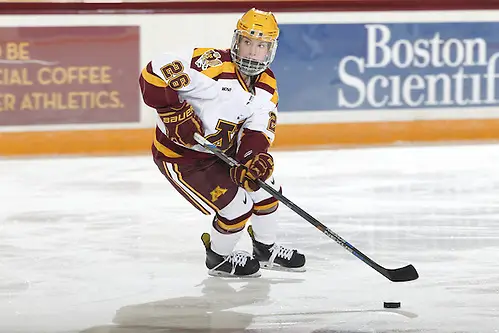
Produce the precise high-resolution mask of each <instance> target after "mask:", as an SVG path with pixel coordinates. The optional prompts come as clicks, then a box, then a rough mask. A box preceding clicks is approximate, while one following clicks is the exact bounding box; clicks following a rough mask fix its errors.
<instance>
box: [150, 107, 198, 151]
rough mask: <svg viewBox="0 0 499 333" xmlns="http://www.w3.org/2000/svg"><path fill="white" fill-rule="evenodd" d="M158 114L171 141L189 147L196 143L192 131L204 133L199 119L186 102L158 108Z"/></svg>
mask: <svg viewBox="0 0 499 333" xmlns="http://www.w3.org/2000/svg"><path fill="white" fill-rule="evenodd" d="M158 114H159V115H160V117H161V119H162V120H163V123H164V124H165V127H166V131H167V133H166V135H167V136H168V137H169V138H170V139H171V140H172V141H173V142H176V143H180V144H182V145H184V146H188V147H190V146H194V145H196V144H197V141H196V140H194V133H196V132H197V133H199V134H201V135H204V130H203V124H202V122H201V119H199V117H198V116H197V115H196V113H195V112H194V109H193V108H192V105H190V104H189V103H187V102H184V103H182V104H179V105H176V106H169V107H166V108H162V109H158Z"/></svg>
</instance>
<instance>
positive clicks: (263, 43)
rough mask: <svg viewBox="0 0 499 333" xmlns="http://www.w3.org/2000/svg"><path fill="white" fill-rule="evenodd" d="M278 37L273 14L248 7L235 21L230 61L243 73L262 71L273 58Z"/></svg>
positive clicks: (250, 73)
mask: <svg viewBox="0 0 499 333" xmlns="http://www.w3.org/2000/svg"><path fill="white" fill-rule="evenodd" d="M278 37H279V27H278V25H277V21H276V19H275V17H274V14H272V13H271V12H265V11H261V10H258V9H255V8H252V9H250V10H249V11H247V12H246V13H245V14H244V15H243V16H242V17H241V18H240V19H239V20H238V21H237V26H236V29H235V30H234V36H233V38H232V44H231V57H232V61H233V62H234V63H235V64H236V65H237V66H238V68H239V70H240V71H241V73H243V74H246V75H249V76H253V75H258V74H260V73H262V72H263V71H264V70H265V69H267V68H268V67H269V65H270V63H271V62H272V61H273V60H274V57H275V53H276V50H277V39H278Z"/></svg>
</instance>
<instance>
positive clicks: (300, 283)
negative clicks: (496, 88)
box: [0, 145, 499, 333]
mask: <svg viewBox="0 0 499 333" xmlns="http://www.w3.org/2000/svg"><path fill="white" fill-rule="evenodd" d="M274 155H275V159H276V171H275V175H276V177H277V178H278V179H279V180H280V181H281V182H282V183H283V190H284V194H285V195H286V196H287V197H288V198H290V199H291V200H292V201H294V202H295V203H296V204H298V205H299V206H301V207H302V208H303V209H305V210H307V211H308V212H309V213H310V214H312V215H313V216H314V217H316V218H317V219H319V220H320V221H321V222H322V223H324V224H326V225H327V226H328V227H330V228H331V229H332V230H333V231H335V232H337V233H338V234H339V235H340V236H342V237H343V238H345V239H346V240H347V241H349V242H351V243H352V244H353V245H354V246H356V247H357V248H359V249H360V250H361V251H363V252H364V253H366V254H367V255H369V256H370V257H371V258H373V259H374V260H376V261H378V262H379V263H380V264H382V265H384V266H386V267H389V268H395V267H399V266H403V265H406V264H408V263H411V264H413V265H414V266H415V267H416V269H417V270H418V271H419V274H420V278H419V279H418V280H416V281H414V282H410V283H392V282H390V281H388V280H386V279H385V278H384V277H383V276H381V275H380V274H378V273H377V272H376V271H374V270H373V269H371V268H370V267H368V266H367V265H365V264H364V263H362V262H361V261H359V260H358V259H357V258H356V257H354V256H353V255H351V254H350V253H349V252H347V251H346V250H344V249H343V248H342V247H340V246H339V245H338V244H336V243H335V242H334V241H333V240H331V239H329V238H327V237H326V236H325V235H324V234H322V233H321V232H320V231H318V230H317V229H315V228H314V227H313V226H312V225H311V224H309V223H308V222H306V221H305V220H303V219H302V218H300V217H299V216H297V215H296V214H295V213H294V212H292V211H291V210H290V209H288V208H287V207H285V206H284V205H281V209H280V213H279V220H280V226H281V229H280V232H279V238H280V240H281V241H282V242H283V243H284V244H286V245H293V246H296V247H298V248H299V249H301V250H302V251H304V253H305V254H306V255H307V259H308V262H307V265H308V270H307V272H305V273H294V274H293V273H283V272H269V271H263V276H262V277H261V278H259V279H251V280H224V279H218V278H209V277H208V275H207V274H206V270H205V267H204V249H203V246H202V243H201V241H200V235H201V233H202V232H203V231H207V230H209V226H210V222H211V217H206V216H203V215H201V214H200V213H198V212H197V210H195V209H193V208H191V206H190V205H189V204H188V203H187V202H185V201H184V199H183V198H182V197H181V196H180V195H178V194H177V193H176V192H175V191H174V190H173V189H172V188H171V187H170V185H169V183H168V182H167V180H166V179H164V178H162V175H161V174H160V173H159V171H158V170H157V169H156V167H155V165H154V164H153V162H152V159H151V158H150V157H149V156H140V157H107V158H104V157H101V158H55V159H19V160H3V161H0V332H1V333H42V332H47V333H48V332H50V333H60V332H81V333H111V332H112V333H132V332H135V333H153V332H154V333H159V332H191V333H199V332H217V333H218V332H222V333H229V332H230V333H237V332H260V333H271V332H297V333H298V332H300V333H311V332H314V333H347V332H349V333H350V332H359V333H368V332H369V333H382V332H385V333H387V332H406V333H416V332H418V333H433V332H442V333H451V332H452V333H456V332H467V333H491V332H499V145H479V146H471V145H470V146H446V147H398V148H376V149H354V150H333V151H316V152H276V153H274ZM246 236H247V235H246V234H245V236H244V237H243V240H242V241H241V243H240V244H239V247H241V248H244V249H248V250H249V249H250V242H249V240H248V238H247V237H246ZM383 301H400V302H402V307H401V308H400V309H399V311H391V310H387V309H383Z"/></svg>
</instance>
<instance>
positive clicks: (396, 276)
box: [194, 133, 419, 282]
mask: <svg viewBox="0 0 499 333" xmlns="http://www.w3.org/2000/svg"><path fill="white" fill-rule="evenodd" d="M194 139H195V140H196V141H197V142H198V143H199V144H200V145H201V146H203V147H204V148H205V149H207V150H209V151H211V152H212V153H213V154H215V155H216V156H218V157H219V158H220V159H221V160H223V161H224V162H225V163H227V164H229V165H230V166H238V165H239V162H237V161H236V160H234V159H233V158H231V157H229V156H227V155H226V154H225V153H224V152H223V151H222V150H220V149H219V148H218V147H217V146H215V145H214V144H212V143H211V142H209V141H208V140H206V139H205V138H204V137H203V136H201V135H200V134H198V133H196V134H194ZM257 183H258V185H259V186H260V187H261V188H263V189H264V190H265V191H267V192H268V193H269V194H271V195H272V196H273V197H274V198H276V199H277V200H279V201H280V202H282V203H283V204H285V205H286V206H288V207H289V208H290V209H291V210H293V211H294V212H295V213H297V214H298V215H300V216H301V217H303V218H304V219H305V220H307V221H308V222H309V223H311V224H312V225H314V226H315V227H316V228H317V229H319V230H320V231H322V232H323V233H324V234H325V235H326V236H328V237H329V238H331V239H333V240H334V241H336V243H338V244H340V245H341V246H342V247H343V248H344V249H346V250H347V251H349V252H350V253H352V254H353V255H354V256H356V257H357V258H359V259H360V260H362V261H363V262H364V263H366V264H367V265H369V266H371V267H372V268H373V269H375V270H376V271H377V272H378V273H380V274H381V275H383V276H384V277H386V278H387V279H389V280H390V281H393V282H407V281H412V280H416V279H417V278H418V277H419V275H418V272H417V271H416V269H415V268H414V266H412V265H407V266H404V267H400V268H396V269H387V268H384V267H383V266H381V265H379V264H378V263H376V262H375V261H373V260H372V259H370V258H369V257H368V256H366V255H365V254H364V253H362V252H360V251H359V250H357V249H356V248H355V247H354V246H353V245H352V244H350V243H348V242H347V241H345V240H344V239H343V238H341V237H340V236H339V235H337V234H336V233H334V232H333V231H331V230H330V229H329V228H327V227H326V226H325V225H324V224H322V223H321V222H319V221H318V220H316V219H315V218H314V217H312V216H311V215H310V214H308V213H307V212H306V211H304V210H303V209H301V208H300V207H298V206H297V205H296V204H294V203H293V202H292V201H291V200H289V199H288V198H286V197H285V196H284V195H282V194H281V193H279V192H278V191H276V190H274V189H273V188H272V187H271V186H270V185H268V184H267V183H265V182H264V181H261V180H259V179H258V180H257Z"/></svg>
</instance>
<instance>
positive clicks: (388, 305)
mask: <svg viewBox="0 0 499 333" xmlns="http://www.w3.org/2000/svg"><path fill="white" fill-rule="evenodd" d="M383 307H384V308H385V309H398V308H400V302H383Z"/></svg>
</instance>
